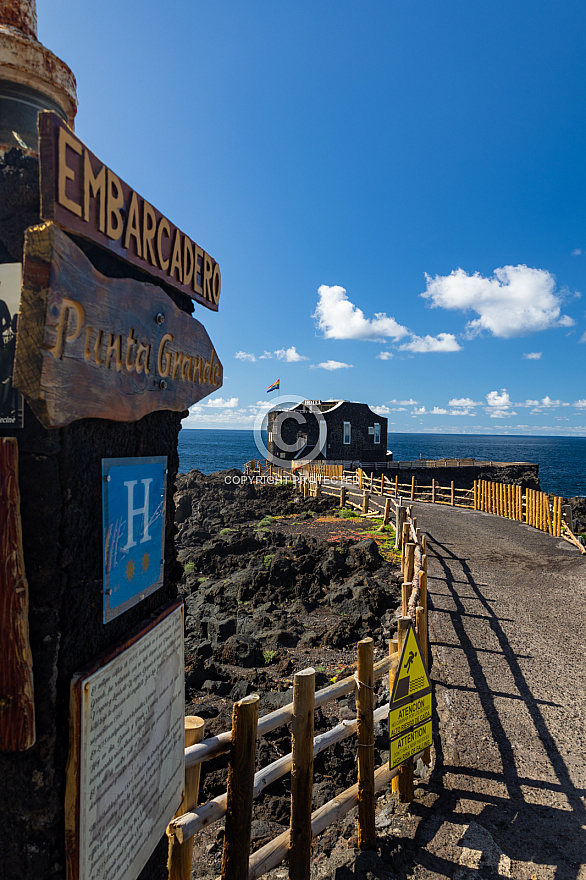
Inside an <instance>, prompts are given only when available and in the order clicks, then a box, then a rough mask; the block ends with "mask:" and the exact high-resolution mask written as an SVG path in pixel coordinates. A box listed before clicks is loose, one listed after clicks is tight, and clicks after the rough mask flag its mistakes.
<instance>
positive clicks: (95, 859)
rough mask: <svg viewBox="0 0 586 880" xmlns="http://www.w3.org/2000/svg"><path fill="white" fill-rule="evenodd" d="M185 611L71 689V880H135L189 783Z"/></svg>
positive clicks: (159, 622)
mask: <svg viewBox="0 0 586 880" xmlns="http://www.w3.org/2000/svg"><path fill="white" fill-rule="evenodd" d="M183 679H184V662H183V605H182V604H178V603H174V604H173V605H172V606H170V607H169V608H167V609H166V610H165V611H164V612H163V613H162V614H160V615H159V616H158V617H157V618H156V619H155V620H154V621H152V622H151V623H149V624H148V626H146V627H144V628H143V629H141V630H140V631H138V632H135V633H134V634H133V635H132V636H130V637H129V638H128V639H127V640H126V641H125V642H124V643H123V644H122V645H119V646H117V647H115V648H113V649H112V650H111V651H110V652H109V653H108V654H106V655H104V656H102V657H101V658H99V659H98V660H97V661H96V662H95V663H94V664H92V665H91V666H89V667H87V668H86V669H83V670H81V671H80V672H78V673H77V674H76V675H75V676H74V678H73V681H72V683H71V696H70V744H69V759H68V763H67V785H66V794H65V845H66V856H67V877H68V880H96V878H99V877H104V878H108V880H136V877H138V875H139V874H140V872H141V870H142V869H143V867H144V865H145V864H146V863H147V861H148V859H149V858H150V856H151V854H152V852H153V850H154V849H155V847H156V846H157V844H158V842H159V840H160V838H161V837H162V835H163V834H164V833H165V829H166V827H167V825H168V823H169V822H170V821H171V819H172V818H173V815H174V813H175V811H176V810H177V807H178V806H179V803H180V802H181V793H182V790H183V787H184V784H185V752H184V748H185V746H184V739H185V736H184V715H185V704H184V690H185V686H184V680H183Z"/></svg>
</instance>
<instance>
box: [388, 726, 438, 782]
mask: <svg viewBox="0 0 586 880" xmlns="http://www.w3.org/2000/svg"><path fill="white" fill-rule="evenodd" d="M431 740H432V735H431V718H430V719H429V721H425V722H424V723H423V724H421V725H420V726H419V727H416V728H415V729H414V730H408V731H407V733H403V734H402V735H401V736H398V737H396V738H395V739H392V740H391V749H390V755H389V769H390V770H393V769H394V768H395V767H398V766H399V764H402V763H403V761H406V760H407V758H411V757H413V755H417V754H418V753H419V752H422V751H423V749H427V748H428V747H429V746H430V745H431Z"/></svg>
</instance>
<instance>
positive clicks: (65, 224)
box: [39, 110, 222, 312]
mask: <svg viewBox="0 0 586 880" xmlns="http://www.w3.org/2000/svg"><path fill="white" fill-rule="evenodd" d="M39 150H40V160H41V217H42V219H43V220H52V221H54V222H55V223H57V224H58V225H59V226H61V227H62V228H63V229H66V230H68V231H69V232H74V233H76V234H77V235H81V236H82V237H83V238H87V239H89V240H90V241H93V242H95V243H96V244H98V245H100V246H101V247H103V248H105V249H106V250H109V251H111V252H112V253H113V254H115V255H116V256H117V257H120V258H121V259H122V260H125V261H126V262H127V263H132V265H134V266H138V267H139V268H140V269H142V270H143V272H147V273H148V274H149V275H152V276H154V277H155V278H158V279H161V280H162V281H164V282H165V283H166V284H169V285H171V286H172V287H173V288H175V289H176V290H178V291H180V292H181V293H183V294H185V296H188V297H190V298H191V299H193V300H195V301H196V302H198V303H200V304H201V305H202V306H205V307H206V308H207V309H212V310H213V311H215V312H217V311H218V304H219V302H220V291H221V286H222V280H221V275H220V267H219V265H218V263H217V262H216V261H215V260H214V259H212V257H210V255H209V254H207V253H206V252H205V251H204V250H203V248H201V247H200V246H199V245H197V244H196V243H195V242H193V241H192V240H191V239H190V238H189V236H188V235H186V234H185V233H184V232H182V231H181V230H180V229H178V228H177V227H176V226H174V225H173V224H172V223H171V222H170V221H169V220H167V218H166V217H164V216H163V214H161V213H160V211H157V209H156V208H153V206H152V205H150V204H149V203H148V202H147V200H146V199H144V198H143V197H142V196H140V195H139V194H138V193H136V192H134V190H132V189H131V188H130V187H129V186H128V184H126V183H124V181H123V180H121V179H120V178H119V177H118V176H117V175H116V174H114V172H113V171H111V170H110V168H108V167H107V166H106V165H104V163H103V162H100V160H99V159H98V158H96V156H94V154H93V153H92V152H91V151H90V150H88V148H87V147H86V146H85V144H83V143H82V142H81V141H80V140H79V138H78V137H77V136H76V135H75V134H74V133H73V131H72V130H71V129H70V128H69V126H68V125H66V123H65V122H64V121H63V120H62V119H61V117H60V116H58V115H57V113H53V112H51V111H49V110H44V111H42V112H41V113H39Z"/></svg>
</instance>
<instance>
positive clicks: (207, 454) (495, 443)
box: [179, 427, 586, 498]
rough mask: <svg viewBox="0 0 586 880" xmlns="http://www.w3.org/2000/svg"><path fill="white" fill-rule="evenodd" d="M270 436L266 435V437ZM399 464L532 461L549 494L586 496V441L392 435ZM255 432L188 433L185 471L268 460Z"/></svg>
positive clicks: (183, 446)
mask: <svg viewBox="0 0 586 880" xmlns="http://www.w3.org/2000/svg"><path fill="white" fill-rule="evenodd" d="M265 436H266V435H265ZM387 446H388V448H389V449H390V450H391V451H392V452H393V459H394V460H395V461H416V460H418V459H420V458H428V459H441V458H475V459H477V460H478V461H504V462H528V463H530V464H537V465H539V478H540V482H541V487H542V490H543V491H544V492H553V493H555V494H558V495H561V496H562V497H565V498H571V497H576V496H586V437H566V436H556V435H534V434H483V433H482V434H468V433H467V434H461V433H454V434H436V433H434V432H430V431H421V432H413V433H403V432H396V433H389V434H388V435H387ZM265 457H266V456H265V455H264V454H262V453H261V452H260V451H259V450H258V448H257V446H256V443H255V432H254V430H253V429H251V428H229V429H223V428H191V427H190V428H182V429H181V431H180V433H179V470H180V472H181V473H186V472H187V471H190V470H192V469H194V468H195V469H197V470H199V471H201V472H202V473H204V474H210V473H215V472H217V471H222V470H228V469H230V468H238V469H239V470H242V467H243V465H244V463H245V462H246V461H250V460H251V459H259V458H260V459H264V458H265Z"/></svg>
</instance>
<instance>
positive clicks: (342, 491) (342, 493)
mask: <svg viewBox="0 0 586 880" xmlns="http://www.w3.org/2000/svg"><path fill="white" fill-rule="evenodd" d="M340 507H346V486H340Z"/></svg>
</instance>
